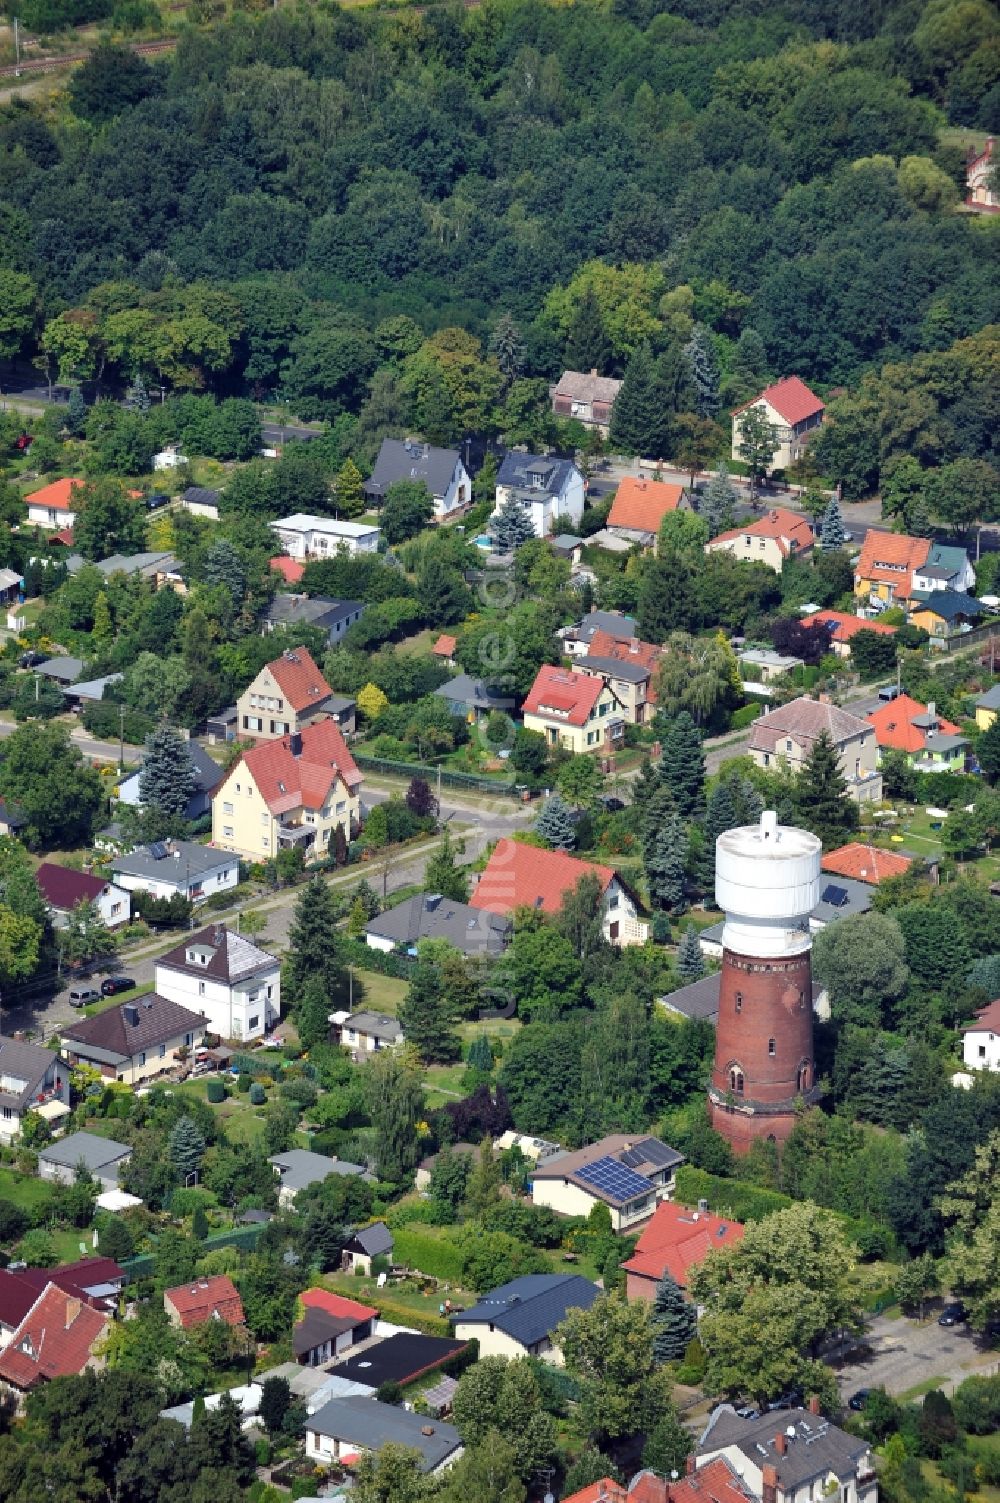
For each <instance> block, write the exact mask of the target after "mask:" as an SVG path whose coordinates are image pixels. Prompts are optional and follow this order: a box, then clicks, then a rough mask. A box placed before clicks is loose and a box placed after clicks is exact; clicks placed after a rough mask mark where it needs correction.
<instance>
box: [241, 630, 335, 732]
mask: <svg viewBox="0 0 1000 1503" xmlns="http://www.w3.org/2000/svg"><path fill="white" fill-rule="evenodd" d="M332 695H333V690H332V689H331V688H330V685H329V684H328V683H327V681H326V679H325V678H324V677H323V675H322V673H320V671H319V669H318V668H317V666H316V664H315V662H314V661H313V656H312V653H311V652H310V651H309V649H308V648H307V647H292V648H289V650H288V651H287V652H283V653H282V654H281V657H280V658H275V659H274V661H273V662H272V663H265V665H264V667H263V668H262V669H261V670H260V672H259V673H258V675H257V677H256V678H255V679H254V681H253V683H252V684H250V685H249V686H248V687H247V688H246V689H245V690H244V691H243V693H242V694H241V695H240V697H239V699H238V700H237V701H236V725H237V732H236V733H237V736H238V737H239V738H240V740H251V741H274V740H277V739H278V737H280V736H290V735H291V734H292V733H293V732H294V731H301V730H304V729H305V727H306V726H307V725H313V724H315V722H316V721H317V720H322V719H324V718H325V717H327V716H328V715H329V714H330V713H331V710H330V701H331V698H332Z"/></svg>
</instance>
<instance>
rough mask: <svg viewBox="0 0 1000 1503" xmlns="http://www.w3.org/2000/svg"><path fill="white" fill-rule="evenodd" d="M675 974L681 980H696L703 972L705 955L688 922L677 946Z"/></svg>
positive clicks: (692, 926)
mask: <svg viewBox="0 0 1000 1503" xmlns="http://www.w3.org/2000/svg"><path fill="white" fill-rule="evenodd" d="M677 974H678V976H680V978H681V980H682V981H697V980H698V979H699V977H701V976H704V974H705V957H704V956H703V955H702V953H701V945H700V944H699V943H698V931H697V929H696V928H695V927H694V925H693V924H688V926H687V928H686V929H685V930H684V933H683V935H682V936H681V942H680V944H679V945H678V946H677Z"/></svg>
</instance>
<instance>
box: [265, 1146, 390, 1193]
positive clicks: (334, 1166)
mask: <svg viewBox="0 0 1000 1503" xmlns="http://www.w3.org/2000/svg"><path fill="white" fill-rule="evenodd" d="M268 1163H269V1164H271V1165H272V1166H273V1168H274V1172H275V1174H277V1176H278V1178H279V1179H280V1180H281V1185H280V1187H279V1190H278V1204H279V1205H281V1206H289V1205H291V1204H292V1203H293V1201H294V1200H295V1197H296V1195H297V1194H298V1193H299V1191H300V1190H304V1189H305V1188H306V1186H307V1185H315V1184H318V1183H319V1182H320V1181H321V1180H324V1179H329V1177H330V1175H331V1174H339V1175H355V1174H360V1175H361V1177H362V1179H365V1180H367V1181H368V1182H369V1183H370V1184H374V1182H375V1176H374V1175H373V1174H369V1173H368V1172H367V1170H366V1169H365V1168H364V1167H363V1166H362V1165H361V1164H351V1163H348V1161H347V1160H346V1159H331V1158H327V1156H326V1154H325V1153H310V1152H309V1150H308V1149H307V1148H290V1149H289V1150H288V1152H287V1153H275V1154H272V1156H271V1157H270V1158H269V1159H268Z"/></svg>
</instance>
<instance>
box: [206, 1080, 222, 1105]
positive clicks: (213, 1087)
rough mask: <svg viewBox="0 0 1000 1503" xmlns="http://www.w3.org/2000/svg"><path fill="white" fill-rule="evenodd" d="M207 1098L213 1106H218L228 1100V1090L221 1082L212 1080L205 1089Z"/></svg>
mask: <svg viewBox="0 0 1000 1503" xmlns="http://www.w3.org/2000/svg"><path fill="white" fill-rule="evenodd" d="M205 1096H206V1098H207V1100H208V1101H209V1102H210V1103H211V1105H212V1106H218V1105H219V1103H220V1102H222V1101H225V1099H226V1088H225V1086H224V1085H223V1083H222V1081H221V1080H210V1081H209V1082H208V1085H207V1086H206V1087H205Z"/></svg>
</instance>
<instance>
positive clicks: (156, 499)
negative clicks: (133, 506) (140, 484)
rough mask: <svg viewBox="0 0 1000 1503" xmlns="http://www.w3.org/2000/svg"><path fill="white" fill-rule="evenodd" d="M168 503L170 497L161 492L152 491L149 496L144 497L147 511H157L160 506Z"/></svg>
mask: <svg viewBox="0 0 1000 1503" xmlns="http://www.w3.org/2000/svg"><path fill="white" fill-rule="evenodd" d="M169 501H170V497H169V496H168V495H166V494H165V493H164V492H163V491H153V492H152V494H151V495H149V496H147V497H146V509H147V511H158V510H159V508H160V507H161V506H166V505H167V504H168V503H169Z"/></svg>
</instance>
